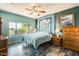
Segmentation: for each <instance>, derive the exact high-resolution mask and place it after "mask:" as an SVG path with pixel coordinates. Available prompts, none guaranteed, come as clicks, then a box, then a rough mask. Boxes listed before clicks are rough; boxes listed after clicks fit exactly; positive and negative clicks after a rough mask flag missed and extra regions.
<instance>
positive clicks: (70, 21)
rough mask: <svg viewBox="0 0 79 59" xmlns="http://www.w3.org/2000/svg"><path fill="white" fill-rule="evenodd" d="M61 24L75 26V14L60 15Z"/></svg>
mask: <svg viewBox="0 0 79 59" xmlns="http://www.w3.org/2000/svg"><path fill="white" fill-rule="evenodd" d="M59 24H60V26H74V25H75V24H74V14H68V15H63V16H60V19H59Z"/></svg>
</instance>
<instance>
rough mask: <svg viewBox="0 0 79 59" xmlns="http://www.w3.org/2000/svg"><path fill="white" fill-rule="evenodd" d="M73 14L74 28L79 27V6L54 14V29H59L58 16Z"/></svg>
mask: <svg viewBox="0 0 79 59" xmlns="http://www.w3.org/2000/svg"><path fill="white" fill-rule="evenodd" d="M68 14H74V22H75V26H79V6H77V7H74V8H71V9H67V10H64V11H61V12H58V13H56V14H55V15H56V25H55V26H56V28H57V27H59V24H58V20H59V17H60V16H63V15H68Z"/></svg>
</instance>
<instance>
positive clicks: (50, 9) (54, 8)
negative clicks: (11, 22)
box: [0, 3, 79, 18]
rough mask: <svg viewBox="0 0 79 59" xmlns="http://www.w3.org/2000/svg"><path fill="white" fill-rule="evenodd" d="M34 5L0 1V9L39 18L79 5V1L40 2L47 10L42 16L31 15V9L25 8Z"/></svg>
mask: <svg viewBox="0 0 79 59" xmlns="http://www.w3.org/2000/svg"><path fill="white" fill-rule="evenodd" d="M32 5H34V3H0V9H1V10H4V11H8V12H12V13H16V14H20V15H23V16H27V17H31V18H39V17H42V16H45V15H48V14H52V13H56V12H59V11H63V10H66V9H69V8H73V7H76V6H79V3H38V5H40V6H41V7H42V9H43V10H45V11H46V13H44V14H41V15H40V16H36V15H30V14H29V13H30V11H27V10H25V8H30V7H31V6H32Z"/></svg>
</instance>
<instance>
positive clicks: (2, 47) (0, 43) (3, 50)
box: [0, 39, 7, 56]
mask: <svg viewBox="0 0 79 59" xmlns="http://www.w3.org/2000/svg"><path fill="white" fill-rule="evenodd" d="M6 55H7V39H0V56H6Z"/></svg>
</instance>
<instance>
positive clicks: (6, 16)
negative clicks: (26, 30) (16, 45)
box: [0, 11, 35, 42]
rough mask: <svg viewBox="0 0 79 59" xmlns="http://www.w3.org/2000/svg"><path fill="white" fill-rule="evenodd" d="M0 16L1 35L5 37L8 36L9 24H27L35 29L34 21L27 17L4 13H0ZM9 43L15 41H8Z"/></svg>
mask: <svg viewBox="0 0 79 59" xmlns="http://www.w3.org/2000/svg"><path fill="white" fill-rule="evenodd" d="M0 16H2V18H3V26H2V30H3V31H2V33H3V35H7V36H8V35H9V22H20V23H27V25H30V26H32V27H35V20H34V19H32V18H29V17H25V16H21V15H17V14H13V13H10V12H6V11H0ZM16 40H17V39H16ZM9 41H10V42H13V41H15V40H13V39H10V40H9Z"/></svg>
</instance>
